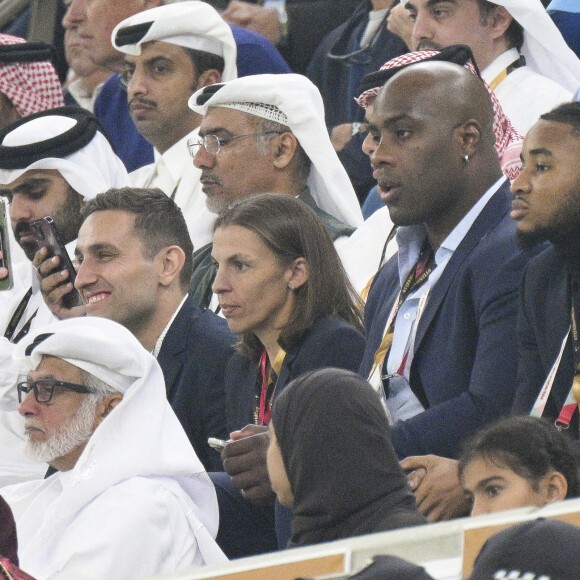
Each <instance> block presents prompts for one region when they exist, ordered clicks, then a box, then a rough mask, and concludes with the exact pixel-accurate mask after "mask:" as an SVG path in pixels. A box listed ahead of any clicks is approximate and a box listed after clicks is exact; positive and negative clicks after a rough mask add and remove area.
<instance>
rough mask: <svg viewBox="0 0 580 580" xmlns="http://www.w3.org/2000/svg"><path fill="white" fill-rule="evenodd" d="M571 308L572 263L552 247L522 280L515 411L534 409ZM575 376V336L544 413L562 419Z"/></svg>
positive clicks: (570, 341)
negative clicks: (570, 281)
mask: <svg viewBox="0 0 580 580" xmlns="http://www.w3.org/2000/svg"><path fill="white" fill-rule="evenodd" d="M570 309H571V295H570V286H569V269H568V265H567V263H566V261H565V260H564V259H563V258H562V257H561V256H560V255H558V254H557V252H555V251H554V248H553V247H552V246H550V247H548V249H546V250H545V251H543V252H542V253H541V254H540V255H539V256H537V257H536V258H534V259H533V260H532V261H531V262H530V263H529V265H528V267H527V268H526V270H525V272H524V276H523V278H522V285H521V302H520V312H519V316H518V328H517V331H518V347H519V367H518V383H517V385H518V387H517V392H516V397H515V399H514V404H513V409H512V410H513V412H514V413H516V414H520V413H522V414H528V413H529V412H530V411H531V409H532V407H533V405H534V403H535V401H536V398H537V396H538V394H539V392H540V389H541V388H542V385H543V384H544V382H545V380H546V377H547V376H548V373H549V372H550V370H551V368H552V366H553V365H554V363H555V362H556V359H557V358H558V354H559V352H560V348H561V346H562V341H563V340H564V337H565V336H566V333H567V332H568V328H569V326H570ZM573 377H574V352H573V345H572V337H571V336H570V337H569V338H568V342H567V344H566V348H565V350H564V353H563V355H562V360H561V361H560V366H559V367H558V372H557V373H556V377H555V379H554V384H553V386H552V391H551V393H550V397H549V398H548V402H547V404H546V408H545V410H544V416H545V417H549V418H551V419H556V418H557V417H558V414H559V413H560V410H561V409H562V405H563V404H564V401H565V400H566V397H567V396H568V392H569V391H570V387H571V386H572V379H573Z"/></svg>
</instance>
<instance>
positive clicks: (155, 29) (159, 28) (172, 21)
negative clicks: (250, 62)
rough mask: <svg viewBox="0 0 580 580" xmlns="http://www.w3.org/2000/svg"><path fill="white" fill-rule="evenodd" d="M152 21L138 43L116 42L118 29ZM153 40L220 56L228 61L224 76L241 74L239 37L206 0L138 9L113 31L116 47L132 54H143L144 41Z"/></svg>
mask: <svg viewBox="0 0 580 580" xmlns="http://www.w3.org/2000/svg"><path fill="white" fill-rule="evenodd" d="M149 22H151V23H152V24H151V27H150V28H149V30H148V31H147V32H146V34H145V35H144V36H143V37H142V38H141V39H140V40H139V41H138V42H137V43H135V44H121V45H119V44H117V34H118V33H119V31H122V30H123V29H125V28H127V27H129V26H135V25H137V24H145V23H149ZM153 40H159V41H163V42H168V43H170V44H176V45H178V46H184V47H185V48H191V49H194V50H201V51H203V52H209V53H211V54H215V55H217V56H221V57H223V59H224V61H225V66H224V71H223V73H222V80H224V81H229V80H232V79H235V78H237V76H238V70H237V66H236V57H237V49H236V41H235V40H234V36H233V34H232V29H231V28H230V27H229V25H228V24H226V22H225V21H224V20H223V19H222V17H221V16H220V15H219V14H218V12H217V11H216V10H215V8H213V7H212V6H210V5H209V4H206V3H205V2H200V1H198V0H191V1H189V2H178V3H176V4H167V5H166V6H158V7H157V8H151V9H150V10H144V11H143V12H138V13H137V14H134V15H133V16H130V17H129V18H126V19H125V20H123V21H122V22H120V23H119V24H117V26H115V28H114V29H113V33H112V35H111V42H112V43H113V46H114V47H115V48H116V49H117V50H120V51H121V52H124V53H126V54H131V55H133V56H139V55H140V54H141V45H142V44H143V43H145V42H151V41H153Z"/></svg>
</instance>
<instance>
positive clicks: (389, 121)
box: [375, 113, 415, 129]
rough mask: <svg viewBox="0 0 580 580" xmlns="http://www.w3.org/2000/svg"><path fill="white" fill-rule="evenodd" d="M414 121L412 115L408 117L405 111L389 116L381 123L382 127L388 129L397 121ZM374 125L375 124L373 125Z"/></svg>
mask: <svg viewBox="0 0 580 580" xmlns="http://www.w3.org/2000/svg"><path fill="white" fill-rule="evenodd" d="M403 120H404V121H414V120H415V119H413V117H410V116H409V115H408V114H407V113H401V114H400V115H396V116H394V117H391V118H390V119H385V120H384V121H383V123H382V127H383V128H384V129H388V128H389V127H391V126H392V125H395V124H396V123H398V122H399V121H403ZM375 126H376V125H375Z"/></svg>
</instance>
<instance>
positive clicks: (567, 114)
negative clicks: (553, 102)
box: [540, 101, 580, 137]
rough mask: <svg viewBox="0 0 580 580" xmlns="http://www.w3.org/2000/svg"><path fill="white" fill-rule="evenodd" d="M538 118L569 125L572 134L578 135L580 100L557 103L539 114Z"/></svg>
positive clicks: (579, 131)
mask: <svg viewBox="0 0 580 580" xmlns="http://www.w3.org/2000/svg"><path fill="white" fill-rule="evenodd" d="M540 119H542V121H553V122H555V123H565V124H566V125H571V126H572V132H573V133H574V135H575V136H577V137H580V101H573V102H571V103H563V104H561V105H558V106H557V107H555V108H554V109H552V110H551V111H548V112H547V113H544V114H543V115H540Z"/></svg>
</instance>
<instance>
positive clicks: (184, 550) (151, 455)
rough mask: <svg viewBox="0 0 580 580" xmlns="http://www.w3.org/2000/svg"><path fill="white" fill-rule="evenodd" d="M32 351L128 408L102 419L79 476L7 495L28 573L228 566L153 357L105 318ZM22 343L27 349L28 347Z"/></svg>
mask: <svg viewBox="0 0 580 580" xmlns="http://www.w3.org/2000/svg"><path fill="white" fill-rule="evenodd" d="M51 332H52V333H54V334H53V335H52V336H50V337H49V338H47V339H46V340H45V341H44V342H42V343H40V344H39V345H38V346H37V347H36V348H35V350H34V351H33V352H32V355H31V357H30V364H31V366H32V368H36V367H37V366H38V364H39V363H40V360H41V357H42V356H43V355H51V356H56V357H58V358H61V359H63V360H65V361H67V362H69V363H71V364H73V365H75V366H77V367H79V368H82V369H84V370H86V371H88V372H89V373H91V374H93V375H94V376H96V377H98V378H100V379H102V380H103V381H105V382H107V383H108V384H109V385H111V386H112V387H114V388H115V389H117V390H118V391H120V392H121V393H123V395H124V396H123V400H122V401H121V402H120V403H119V404H118V405H117V406H116V407H115V408H114V409H113V410H112V411H111V412H110V413H109V415H107V417H105V418H104V419H103V421H102V422H101V424H100V425H99V426H98V427H97V429H96V430H95V432H94V433H93V435H92V436H91V438H90V439H89V441H88V443H87V445H86V447H85V449H84V450H83V452H82V454H81V456H80V458H79V460H78V461H77V463H76V465H75V467H74V468H73V469H72V470H71V471H68V472H63V473H60V472H59V473H56V474H55V475H53V476H51V477H50V478H48V479H46V480H43V481H40V482H28V483H23V484H17V485H14V486H10V487H7V488H4V489H2V490H1V494H2V496H3V497H4V498H5V499H6V501H7V502H8V503H9V505H10V507H11V508H12V511H13V513H14V517H15V520H16V526H17V529H18V534H19V556H20V564H21V566H22V568H23V569H25V570H26V571H27V572H29V573H31V574H32V575H33V576H35V577H37V578H39V579H43V578H110V579H111V578H119V579H125V578H135V577H141V576H145V575H149V574H155V573H159V572H165V571H170V570H176V569H179V568H184V567H187V566H192V565H200V564H209V563H217V562H223V561H225V560H226V558H225V556H224V555H223V553H222V552H221V550H220V549H219V547H218V546H217V544H216V543H215V541H214V540H213V537H215V534H216V533H217V527H218V507H217V499H216V494H215V490H214V488H213V485H212V483H211V481H210V480H209V478H208V477H207V474H206V473H205V471H204V468H203V466H202V464H201V462H200V461H199V459H198V458H197V456H196V454H195V451H194V450H193V448H192V447H191V445H190V443H189V440H188V439H187V436H186V435H185V432H184V431H183V428H182V427H181V425H180V423H179V420H178V419H177V417H176V416H175V414H174V412H173V410H172V409H171V407H170V405H169V403H168V402H167V399H166V394H165V383H164V380H163V373H162V371H161V368H160V367H159V364H158V363H157V361H156V360H155V358H154V357H153V356H152V355H151V354H150V353H148V352H147V351H146V350H145V349H144V348H143V347H142V346H141V344H140V343H139V341H138V340H137V339H136V338H135V337H134V336H133V335H132V334H131V332H129V331H128V330H127V329H126V328H124V327H123V326H121V325H119V324H117V323H115V322H113V321H111V320H108V319H105V318H99V317H88V318H73V319H69V320H63V321H59V322H57V323H54V324H52V325H49V326H45V327H42V328H40V329H38V330H37V331H35V332H34V333H32V335H29V337H27V339H26V340H25V341H22V342H21V343H20V344H19V345H18V347H17V351H16V352H15V355H14V356H15V357H16V358H19V359H22V358H24V352H25V348H26V346H27V345H28V344H30V343H32V341H33V339H34V338H35V337H36V336H37V335H38V334H42V333H51ZM23 342H24V344H22V343H23Z"/></svg>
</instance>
